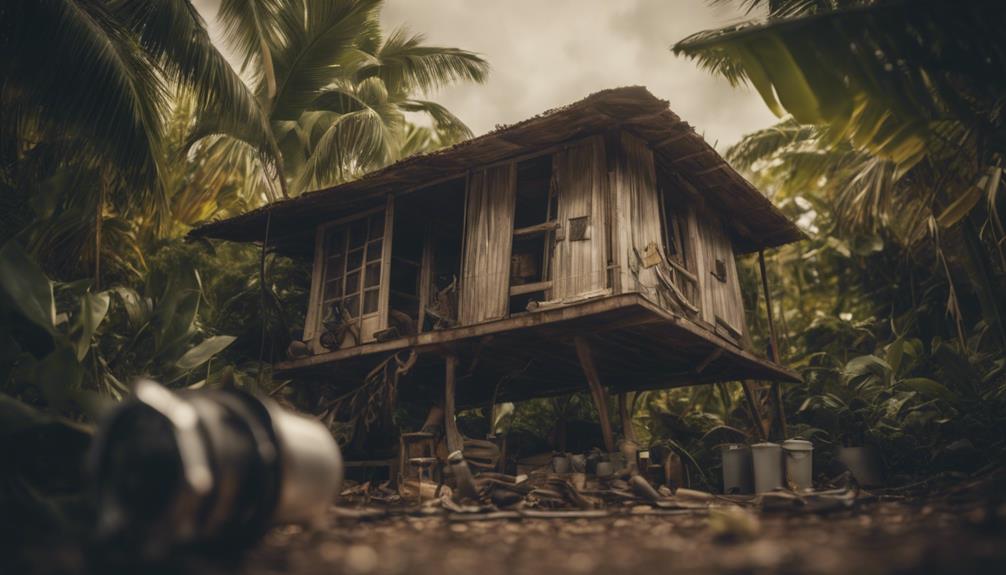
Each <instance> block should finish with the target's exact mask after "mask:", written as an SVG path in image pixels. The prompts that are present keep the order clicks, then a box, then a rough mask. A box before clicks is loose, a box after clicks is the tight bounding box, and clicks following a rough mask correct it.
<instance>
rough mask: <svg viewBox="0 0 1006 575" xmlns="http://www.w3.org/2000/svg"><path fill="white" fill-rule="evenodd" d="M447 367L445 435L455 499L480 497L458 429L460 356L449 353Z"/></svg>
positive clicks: (445, 381) (475, 498)
mask: <svg viewBox="0 0 1006 575" xmlns="http://www.w3.org/2000/svg"><path fill="white" fill-rule="evenodd" d="M446 363H447V369H446V373H445V374H444V375H445V380H444V436H445V437H446V439H447V451H448V453H449V455H448V456H447V463H448V464H449V465H450V466H451V471H452V472H453V474H454V482H455V487H456V490H455V492H454V498H455V499H471V500H477V499H478V490H477V489H476V488H475V481H474V480H473V479H472V472H471V470H470V469H468V463H466V462H465V457H464V453H463V452H464V447H465V441H464V438H463V437H462V436H461V432H460V431H458V420H457V414H456V413H455V403H454V393H455V387H456V385H457V371H458V356H457V355H455V354H453V353H450V354H448V355H447V362H446Z"/></svg>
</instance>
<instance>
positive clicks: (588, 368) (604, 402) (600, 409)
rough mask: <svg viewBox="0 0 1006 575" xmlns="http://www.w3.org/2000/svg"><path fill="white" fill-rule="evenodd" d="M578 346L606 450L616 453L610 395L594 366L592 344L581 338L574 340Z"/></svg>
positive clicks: (577, 350) (577, 351)
mask: <svg viewBox="0 0 1006 575" xmlns="http://www.w3.org/2000/svg"><path fill="white" fill-rule="evenodd" d="M573 342H574V343H575V344H576V356H577V357H578V358H579V359H580V367H581V368H582V369H583V375H585V376H586V377H587V385H589V386H590V394H591V395H592V396H593V398H594V407H596V408H597V418H598V419H599V420H600V422H601V435H602V436H603V438H604V448H605V449H606V450H607V451H608V453H612V452H614V451H615V439H614V436H613V435H612V433H611V420H610V419H609V418H608V399H607V397H608V394H607V392H606V391H605V390H604V386H602V385H601V377H600V376H599V375H598V372H597V367H596V366H595V365H594V356H593V355H592V354H591V352H590V344H589V343H587V340H586V339H584V338H583V337H581V336H576V337H574V338H573Z"/></svg>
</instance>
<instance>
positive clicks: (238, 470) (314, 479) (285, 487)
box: [91, 380, 343, 556]
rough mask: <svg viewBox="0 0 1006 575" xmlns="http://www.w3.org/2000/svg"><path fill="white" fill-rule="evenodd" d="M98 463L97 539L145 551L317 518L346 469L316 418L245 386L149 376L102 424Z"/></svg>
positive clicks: (247, 536)
mask: <svg viewBox="0 0 1006 575" xmlns="http://www.w3.org/2000/svg"><path fill="white" fill-rule="evenodd" d="M91 468H92V472H93V473H94V479H95V483H96V486H95V491H96V496H97V510H98V519H97V530H96V534H95V535H96V537H97V539H98V540H99V542H103V543H127V544H129V545H128V547H129V548H132V549H134V550H135V551H136V552H137V553H139V554H142V555H145V556H157V555H160V554H162V553H165V552H166V551H167V550H168V549H170V548H171V547H172V546H173V545H177V544H185V543H203V542H221V543H232V544H243V543H249V542H251V541H254V540H255V539H256V538H258V537H259V536H260V535H261V534H262V533H263V532H264V531H265V530H266V529H267V528H268V527H269V526H271V525H274V524H277V523H313V522H317V521H319V520H320V519H321V518H322V517H323V516H324V514H325V512H326V510H327V509H328V507H329V505H330V504H331V503H332V502H333V501H334V497H335V495H336V494H337V493H338V490H339V487H340V485H341V483H342V476H343V467H342V458H341V455H340V453H339V448H338V445H337V444H336V442H335V440H334V439H333V438H332V436H331V434H330V433H329V432H328V430H327V429H326V428H325V427H324V426H323V425H321V424H320V423H319V422H317V421H315V420H313V419H310V418H308V417H305V416H303V415H298V414H295V413H293V412H290V411H288V410H285V409H283V408H281V407H279V406H278V405H277V404H275V403H274V402H272V401H270V400H268V399H260V398H256V397H254V396H252V395H250V394H247V393H244V392H240V391H232V390H227V391H224V390H214V391H190V392H182V393H175V392H173V391H170V390H168V389H167V388H165V387H162V386H161V385H159V384H157V383H154V382H152V381H149V380H145V381H140V382H139V383H138V384H137V386H136V394H135V396H134V397H133V398H131V399H129V400H127V401H125V402H123V404H122V405H121V406H119V407H118V408H117V409H116V410H115V411H113V412H112V413H111V414H110V415H109V417H107V418H106V419H105V421H104V422H102V425H101V428H100V429H99V431H98V435H97V438H96V441H95V443H94V447H93V450H92V452H91Z"/></svg>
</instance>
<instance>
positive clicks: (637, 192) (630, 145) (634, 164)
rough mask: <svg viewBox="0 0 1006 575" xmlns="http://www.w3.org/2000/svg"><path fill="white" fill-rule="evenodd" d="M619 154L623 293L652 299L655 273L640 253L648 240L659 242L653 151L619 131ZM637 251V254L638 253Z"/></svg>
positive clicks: (618, 189) (619, 212)
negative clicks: (620, 151)
mask: <svg viewBox="0 0 1006 575" xmlns="http://www.w3.org/2000/svg"><path fill="white" fill-rule="evenodd" d="M621 142H622V154H620V158H621V160H620V162H619V165H618V169H617V173H616V194H617V196H616V198H615V204H616V210H617V212H618V215H617V218H618V219H617V223H616V226H617V227H616V230H615V233H616V234H618V236H619V242H618V246H619V252H618V253H617V254H616V258H617V260H616V261H617V262H618V269H619V276H620V278H619V279H620V281H621V285H622V291H623V292H632V291H635V292H640V293H642V294H644V295H646V296H648V297H649V298H651V299H652V300H653V301H658V298H657V295H656V286H657V282H658V280H657V276H656V272H655V271H654V270H653V269H647V268H644V267H643V266H642V262H640V261H639V256H641V255H642V253H643V250H645V249H646V246H647V245H648V244H650V243H651V242H655V243H656V244H657V245H658V246H660V245H661V230H660V202H659V201H658V199H657V177H656V170H655V168H654V164H653V152H652V151H651V150H650V148H649V147H648V146H647V145H646V142H644V141H643V140H641V139H639V138H637V137H635V136H633V135H632V134H629V133H627V132H622V136H621ZM637 253H638V254H639V255H637Z"/></svg>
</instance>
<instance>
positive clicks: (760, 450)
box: [751, 443, 784, 493]
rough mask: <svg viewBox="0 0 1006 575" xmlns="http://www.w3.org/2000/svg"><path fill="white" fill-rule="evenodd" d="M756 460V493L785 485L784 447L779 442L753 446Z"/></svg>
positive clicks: (753, 458) (753, 455) (752, 456)
mask: <svg viewBox="0 0 1006 575" xmlns="http://www.w3.org/2000/svg"><path fill="white" fill-rule="evenodd" d="M751 458H752V460H753V461H754V484H755V493H766V492H768V491H773V490H776V489H779V488H781V487H783V486H784V485H783V481H782V480H783V474H782V467H783V463H782V447H781V446H780V445H779V444H778V443H755V444H754V445H752V446H751Z"/></svg>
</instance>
